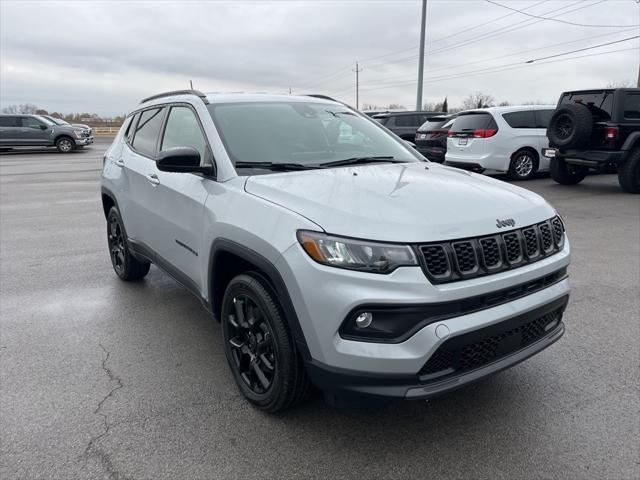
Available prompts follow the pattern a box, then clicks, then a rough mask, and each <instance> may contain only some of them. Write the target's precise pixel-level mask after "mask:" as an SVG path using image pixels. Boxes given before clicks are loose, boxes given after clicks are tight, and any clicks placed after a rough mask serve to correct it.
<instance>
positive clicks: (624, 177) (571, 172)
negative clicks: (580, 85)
mask: <svg viewBox="0 0 640 480" xmlns="http://www.w3.org/2000/svg"><path fill="white" fill-rule="evenodd" d="M547 137H548V138H549V146H550V147H552V148H548V149H544V150H543V155H544V156H545V157H548V158H550V159H551V162H550V166H549V171H550V174H551V178H553V179H554V180H555V181H556V182H558V183H561V184H563V185H575V184H577V183H580V182H581V181H582V180H583V179H584V177H586V176H587V173H589V170H595V171H605V170H609V169H612V168H613V169H617V171H618V180H619V182H620V186H621V187H622V188H623V189H624V190H626V191H627V192H630V193H640V88H616V89H602V90H580V91H575V92H565V93H563V94H562V95H560V100H559V101H558V106H557V107H556V110H555V112H554V113H553V116H552V117H551V120H550V122H549V127H548V128H547Z"/></svg>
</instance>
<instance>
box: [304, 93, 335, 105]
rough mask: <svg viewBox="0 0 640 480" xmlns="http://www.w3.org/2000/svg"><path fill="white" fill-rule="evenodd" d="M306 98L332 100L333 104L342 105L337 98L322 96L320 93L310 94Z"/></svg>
mask: <svg viewBox="0 0 640 480" xmlns="http://www.w3.org/2000/svg"><path fill="white" fill-rule="evenodd" d="M305 97H314V98H321V99H323V100H331V101H332V102H338V103H342V102H341V101H340V100H336V99H335V98H331V97H330V96H328V95H321V94H319V93H308V94H306V95H305Z"/></svg>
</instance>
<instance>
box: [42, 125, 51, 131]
mask: <svg viewBox="0 0 640 480" xmlns="http://www.w3.org/2000/svg"><path fill="white" fill-rule="evenodd" d="M47 128H49V127H47V126H46V125H40V130H46V129H47Z"/></svg>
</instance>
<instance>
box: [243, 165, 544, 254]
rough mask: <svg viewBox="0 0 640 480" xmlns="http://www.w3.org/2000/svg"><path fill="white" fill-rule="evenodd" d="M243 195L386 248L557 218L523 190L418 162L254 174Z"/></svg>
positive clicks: (541, 201) (532, 194) (332, 230)
mask: <svg viewBox="0 0 640 480" xmlns="http://www.w3.org/2000/svg"><path fill="white" fill-rule="evenodd" d="M245 189H246V191H247V192H248V193H251V194H253V195H255V196H257V197H260V198H263V199H265V200H268V201H270V202H273V203H275V204H277V205H281V206H283V207H285V208H287V209H289V210H292V211H294V212H297V213H298V214H300V215H303V216H304V217H306V218H308V219H309V220H311V221H313V222H314V223H316V224H317V225H318V226H320V227H321V228H322V229H324V230H325V231H326V232H328V233H333V234H336V235H344V236H348V237H357V238H365V239H372V240H381V241H392V242H409V243H411V242H429V241H438V240H450V239H456V238H464V237H471V236H477V235H487V234H492V233H494V232H498V231H500V229H499V228H498V226H497V220H506V219H513V220H514V221H515V226H516V227H522V226H525V225H531V224H533V223H536V222H539V221H542V220H545V219H548V218H550V217H552V216H553V215H554V214H555V211H554V209H553V207H551V206H550V205H549V204H548V203H547V202H546V201H545V200H544V199H543V198H542V197H540V196H538V195H536V194H535V193H532V192H530V191H528V190H525V189H523V188H519V187H515V186H513V185H509V184H508V183H505V182H501V181H499V180H495V179H492V178H490V177H486V176H482V175H477V174H474V173H469V172H466V171H463V170H459V169H456V168H451V167H445V166H442V165H438V164H434V163H422V162H419V163H403V164H391V163H387V164H375V165H362V166H354V167H340V168H330V169H323V170H304V171H298V172H287V173H276V174H269V175H258V176H252V177H248V178H247V181H246V184H245ZM502 230H508V228H503V229H502Z"/></svg>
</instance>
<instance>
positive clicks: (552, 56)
mask: <svg viewBox="0 0 640 480" xmlns="http://www.w3.org/2000/svg"><path fill="white" fill-rule="evenodd" d="M635 38H640V35H634V36H633V37H627V38H623V39H622V40H616V41H615V42H607V43H601V44H600V45H594V46H592V47H586V48H580V49H578V50H572V51H570V52H565V53H558V54H556V55H549V56H548V57H541V58H534V59H533V60H527V61H526V62H525V63H533V62H537V61H538V60H546V59H548V58H555V57H561V56H563V55H569V54H571V53H577V52H584V51H585V50H593V49H594V48H599V47H605V46H607V45H613V44H614V43H622V42H628V41H629V40H633V39H635Z"/></svg>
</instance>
